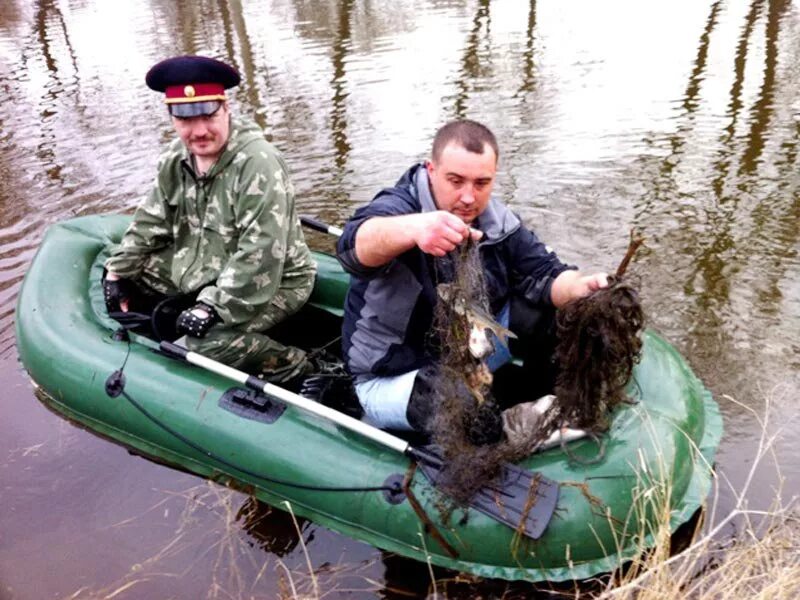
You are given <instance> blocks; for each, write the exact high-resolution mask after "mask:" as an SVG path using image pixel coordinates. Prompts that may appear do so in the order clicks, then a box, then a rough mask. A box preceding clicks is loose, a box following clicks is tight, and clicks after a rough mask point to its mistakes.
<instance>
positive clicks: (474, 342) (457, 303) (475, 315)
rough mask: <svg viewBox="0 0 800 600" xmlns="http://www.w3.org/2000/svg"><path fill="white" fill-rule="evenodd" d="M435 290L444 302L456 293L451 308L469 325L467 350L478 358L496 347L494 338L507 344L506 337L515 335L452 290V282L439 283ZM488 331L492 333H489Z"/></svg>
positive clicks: (483, 356)
mask: <svg viewBox="0 0 800 600" xmlns="http://www.w3.org/2000/svg"><path fill="white" fill-rule="evenodd" d="M437 292H438V294H439V297H440V298H441V299H442V300H443V301H445V302H450V301H451V299H452V298H453V294H454V293H455V294H456V296H455V299H454V301H453V310H454V311H455V313H456V314H458V315H463V316H464V317H465V318H466V319H467V323H469V326H470V333H469V352H470V354H472V356H474V357H475V358H477V359H478V360H483V359H484V358H486V357H487V356H489V355H490V354H492V352H494V351H495V350H496V349H497V348H496V346H495V341H494V340H497V341H499V342H500V343H501V344H503V345H507V344H508V338H516V337H517V336H516V334H515V333H514V332H513V331H511V330H510V329H508V328H507V327H503V326H502V325H501V324H500V323H498V322H497V321H496V320H495V319H494V317H492V316H491V315H490V314H488V313H487V312H486V311H485V310H483V309H482V308H481V307H480V306H478V305H477V304H475V303H474V302H467V301H466V299H465V298H464V296H463V295H462V294H459V293H458V292H454V290H453V286H452V284H449V283H443V284H440V285H439V286H438V288H437ZM489 332H491V333H493V334H494V335H493V336H491V335H489Z"/></svg>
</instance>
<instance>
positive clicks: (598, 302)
mask: <svg viewBox="0 0 800 600" xmlns="http://www.w3.org/2000/svg"><path fill="white" fill-rule="evenodd" d="M556 322H557V326H558V344H557V346H556V352H555V354H556V361H557V363H558V365H559V373H558V377H557V379H556V389H555V394H556V399H557V400H556V405H557V407H558V411H559V415H560V418H559V420H560V422H561V423H565V424H567V423H568V424H569V425H570V426H572V427H579V428H581V429H588V430H592V431H601V430H605V429H607V427H608V416H609V414H610V413H611V411H612V410H613V409H614V408H615V407H616V406H617V405H619V404H620V403H622V402H626V401H627V396H626V394H625V386H626V385H627V383H628V381H629V380H630V378H631V374H632V373H633V366H634V365H635V364H636V362H638V360H639V358H640V356H641V351H642V340H641V338H640V337H639V334H640V332H641V330H642V327H643V326H644V313H643V312H642V305H641V303H640V301H639V294H638V292H637V291H636V290H635V289H634V288H633V287H632V286H631V285H630V284H629V283H627V282H626V281H624V280H623V279H617V278H616V277H609V286H608V287H607V288H603V289H601V290H598V291H596V292H594V293H593V294H591V295H589V296H587V297H585V298H580V299H578V300H575V301H573V302H570V303H569V304H567V305H566V306H564V307H563V308H561V310H559V311H558V313H557V319H556Z"/></svg>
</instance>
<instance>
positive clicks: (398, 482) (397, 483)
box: [383, 473, 406, 504]
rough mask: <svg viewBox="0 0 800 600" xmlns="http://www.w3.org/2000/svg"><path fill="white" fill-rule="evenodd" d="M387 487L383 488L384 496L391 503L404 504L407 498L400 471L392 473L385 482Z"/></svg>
mask: <svg viewBox="0 0 800 600" xmlns="http://www.w3.org/2000/svg"><path fill="white" fill-rule="evenodd" d="M383 485H384V486H385V489H384V490H383V498H384V500H386V501H387V502H388V503H389V504H402V503H403V500H405V499H406V494H405V492H404V491H403V476H402V475H401V474H400V473H392V474H391V475H389V477H387V478H386V481H384V482H383Z"/></svg>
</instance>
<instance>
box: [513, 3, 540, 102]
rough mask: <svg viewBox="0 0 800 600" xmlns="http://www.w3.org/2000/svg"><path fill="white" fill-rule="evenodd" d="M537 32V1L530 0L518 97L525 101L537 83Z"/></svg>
mask: <svg viewBox="0 0 800 600" xmlns="http://www.w3.org/2000/svg"><path fill="white" fill-rule="evenodd" d="M535 31H536V0H530V6H529V8H528V27H527V29H526V30H525V51H524V52H523V53H522V85H521V86H520V88H519V90H518V91H517V96H520V97H521V100H522V102H524V101H525V93H526V92H532V91H533V88H534V83H535V73H536V65H535V63H534V60H533V47H534V42H535V38H534V35H533V34H534V32H535Z"/></svg>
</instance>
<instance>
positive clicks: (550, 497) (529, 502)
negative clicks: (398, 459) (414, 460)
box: [418, 460, 559, 540]
mask: <svg viewBox="0 0 800 600" xmlns="http://www.w3.org/2000/svg"><path fill="white" fill-rule="evenodd" d="M418 466H419V468H420V470H421V471H422V472H423V474H424V475H425V477H426V478H427V479H428V480H429V481H430V482H431V483H432V484H433V485H434V486H436V485H439V484H440V478H441V474H442V467H441V466H439V465H437V464H436V461H425V460H421V461H419V463H418ZM558 496H559V485H558V483H557V482H555V481H553V480H552V479H548V478H547V477H545V476H544V475H542V474H541V473H537V472H531V471H528V470H527V469H523V468H522V467H519V466H517V465H514V464H511V463H506V464H505V465H504V466H503V469H502V471H501V473H500V475H498V477H497V479H495V480H494V481H493V482H492V483H491V484H489V485H486V486H484V487H482V488H481V489H480V490H478V492H477V493H476V494H475V496H473V497H472V500H470V507H471V508H474V509H475V510H477V511H479V512H482V513H483V514H485V515H487V516H488V517H491V518H492V519H495V520H496V521H499V522H501V523H504V524H506V525H508V526H509V527H511V528H512V529H514V530H516V531H517V532H519V533H520V534H521V535H524V536H526V537H529V538H532V539H534V540H536V539H539V538H540V537H541V536H542V535H543V534H544V532H545V529H547V525H548V524H549V523H550V519H552V517H553V513H554V512H555V509H556V505H557V504H558Z"/></svg>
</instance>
